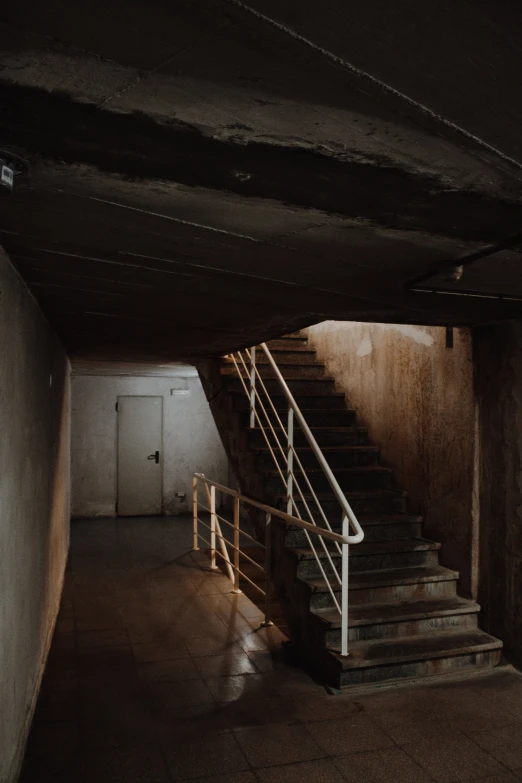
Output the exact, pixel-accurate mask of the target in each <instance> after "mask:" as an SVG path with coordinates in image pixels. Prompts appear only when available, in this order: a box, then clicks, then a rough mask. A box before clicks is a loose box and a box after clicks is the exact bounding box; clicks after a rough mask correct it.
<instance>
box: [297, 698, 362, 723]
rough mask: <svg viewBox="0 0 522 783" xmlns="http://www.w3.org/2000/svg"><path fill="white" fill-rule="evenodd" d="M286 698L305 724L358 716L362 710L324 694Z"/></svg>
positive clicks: (340, 699) (298, 717)
mask: <svg viewBox="0 0 522 783" xmlns="http://www.w3.org/2000/svg"><path fill="white" fill-rule="evenodd" d="M282 698H285V699H286V701H287V702H288V704H289V707H290V709H291V710H292V712H293V714H294V715H295V716H296V718H297V719H298V720H300V721H302V722H303V723H314V722H316V721H323V720H329V719H331V718H345V717H348V716H349V715H354V714H357V713H358V712H359V711H360V708H359V707H358V706H357V705H356V704H353V703H352V702H347V701H345V700H344V699H342V698H339V697H338V696H330V695H329V694H328V693H326V692H325V691H324V692H322V693H313V694H309V693H297V694H294V695H293V696H291V697H282Z"/></svg>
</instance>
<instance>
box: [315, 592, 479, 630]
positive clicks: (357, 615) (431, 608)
mask: <svg viewBox="0 0 522 783" xmlns="http://www.w3.org/2000/svg"><path fill="white" fill-rule="evenodd" d="M478 611H480V606H479V604H477V603H476V601H471V600H469V599H468V598H461V597H460V596H457V595H456V596H451V597H449V598H437V599H424V600H423V601H400V602H392V603H381V604H368V605H366V606H353V607H350V610H349V616H348V617H349V619H348V625H349V627H351V628H353V627H356V626H360V625H380V624H382V623H392V622H400V621H405V620H418V619H422V618H425V617H442V616H444V615H455V614H470V613H476V612H478ZM312 612H313V613H314V614H316V615H318V616H319V617H321V618H322V619H323V620H326V621H327V622H329V623H330V625H331V627H332V628H340V627H341V616H340V614H339V612H338V611H337V609H335V608H334V607H326V608H324V609H312Z"/></svg>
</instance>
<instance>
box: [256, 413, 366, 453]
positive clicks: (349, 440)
mask: <svg viewBox="0 0 522 783" xmlns="http://www.w3.org/2000/svg"><path fill="white" fill-rule="evenodd" d="M282 421H283V423H284V421H285V420H284V419H282ZM311 429H312V434H313V436H314V438H315V439H316V441H317V443H318V444H319V446H320V447H321V448H325V447H327V446H339V447H343V446H345V447H346V446H365V445H368V430H367V429H366V427H357V426H353V427H342V426H337V427H336V426H326V427H311ZM275 431H276V434H277V436H278V438H279V440H280V441H281V442H283V438H284V437H285V436H284V435H283V431H282V429H281V428H280V427H276V428H275ZM248 442H249V448H250V449H262V448H263V447H264V448H265V449H266V448H267V446H266V441H265V439H264V437H263V433H262V432H261V429H260V428H259V427H254V428H253V429H249V431H248ZM294 445H295V446H296V447H302V446H304V447H308V440H307V439H306V437H305V434H304V432H302V431H301V429H300V427H299V426H294Z"/></svg>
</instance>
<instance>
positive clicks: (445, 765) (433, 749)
mask: <svg viewBox="0 0 522 783" xmlns="http://www.w3.org/2000/svg"><path fill="white" fill-rule="evenodd" d="M403 749H404V750H405V752H406V753H407V754H408V755H409V756H411V757H412V759H414V761H416V762H417V764H419V766H421V767H422V768H423V769H424V770H425V771H426V772H427V773H428V774H429V775H431V777H432V778H433V779H434V780H435V781H437V783H456V781H461V780H462V781H464V780H465V781H468V780H469V779H470V778H471V779H472V778H473V777H478V776H480V775H482V776H486V775H499V774H503V773H504V772H505V771H506V768H505V767H504V766H503V765H501V764H500V763H499V762H498V761H496V760H495V759H494V758H493V757H492V756H491V755H490V754H489V753H486V752H485V751H484V750H482V748H480V747H479V746H478V745H477V744H475V743H474V742H472V741H471V740H470V739H469V738H468V737H465V736H464V735H463V734H460V735H459V734H454V736H453V737H443V738H441V737H440V736H437V735H435V736H433V737H432V738H431V739H425V740H420V741H416V742H412V743H409V744H407V745H404V746H403Z"/></svg>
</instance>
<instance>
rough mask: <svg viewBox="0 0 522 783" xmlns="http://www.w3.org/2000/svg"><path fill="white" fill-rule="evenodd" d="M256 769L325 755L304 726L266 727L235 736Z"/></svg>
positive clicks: (239, 732)
mask: <svg viewBox="0 0 522 783" xmlns="http://www.w3.org/2000/svg"><path fill="white" fill-rule="evenodd" d="M235 735H236V738H237V741H238V742H239V745H240V747H241V749H242V750H243V752H244V753H245V756H246V757H247V759H248V761H249V763H250V764H251V765H252V766H253V767H271V766H274V765H277V764H291V763H292V762H296V761H309V760H310V759H315V758H320V757H321V756H324V755H325V754H324V753H323V751H322V750H321V748H320V747H319V745H317V743H316V742H314V739H313V737H311V736H310V734H309V733H308V731H307V730H306V728H305V727H304V726H284V725H277V726H264V727H262V728H255V729H244V730H241V731H236V732H235Z"/></svg>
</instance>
